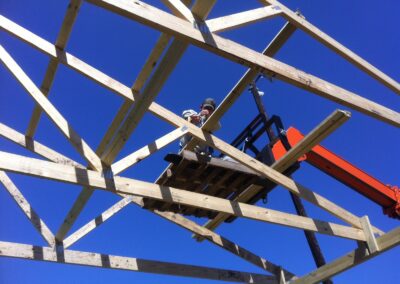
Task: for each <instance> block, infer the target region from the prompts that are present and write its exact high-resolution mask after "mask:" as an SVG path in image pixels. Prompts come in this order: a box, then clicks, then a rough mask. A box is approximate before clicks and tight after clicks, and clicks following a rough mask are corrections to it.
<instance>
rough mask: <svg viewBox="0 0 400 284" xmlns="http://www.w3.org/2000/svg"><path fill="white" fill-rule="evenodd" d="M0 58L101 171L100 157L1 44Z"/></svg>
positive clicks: (78, 149)
mask: <svg viewBox="0 0 400 284" xmlns="http://www.w3.org/2000/svg"><path fill="white" fill-rule="evenodd" d="M0 59H1V61H2V62H3V64H4V65H5V67H7V69H8V70H9V71H10V72H11V73H12V74H13V76H14V77H15V78H16V79H17V80H18V82H19V83H20V84H21V85H22V86H23V87H24V89H25V90H26V91H27V92H28V93H29V95H30V96H31V97H32V98H33V99H34V100H35V101H36V103H37V104H38V105H39V106H40V107H41V108H42V109H43V111H44V112H46V114H47V115H48V116H49V118H50V119H51V120H52V121H53V122H54V124H55V125H56V126H57V127H58V129H60V130H61V132H62V133H63V134H64V136H65V137H66V138H67V139H68V141H70V142H71V144H72V145H73V146H74V147H75V149H76V150H77V151H78V152H79V153H80V154H81V155H82V157H84V158H85V159H86V160H87V161H88V162H89V164H90V165H91V167H92V168H93V169H96V170H97V171H101V170H102V168H103V167H102V162H101V160H100V158H99V157H98V156H97V155H96V153H95V152H94V151H93V150H92V149H91V148H90V146H89V145H88V144H87V143H86V142H85V141H84V140H83V139H82V138H81V137H80V136H79V134H78V133H77V132H76V131H75V130H74V129H73V128H72V126H71V125H70V124H69V123H68V121H67V120H66V119H65V118H64V117H63V116H62V115H61V113H60V112H59V111H58V110H57V109H56V108H55V107H54V106H53V105H52V104H51V102H50V101H49V100H48V99H47V98H46V97H45V96H44V95H43V93H42V92H41V91H40V90H39V88H38V87H36V85H35V84H34V83H33V82H32V80H31V79H30V78H29V77H28V76H27V75H26V74H25V72H24V71H23V70H22V69H21V67H20V66H19V65H18V64H17V62H15V61H14V59H13V58H12V57H11V56H10V54H9V53H8V52H7V51H6V50H5V49H4V48H3V47H2V46H0Z"/></svg>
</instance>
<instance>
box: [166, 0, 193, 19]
mask: <svg viewBox="0 0 400 284" xmlns="http://www.w3.org/2000/svg"><path fill="white" fill-rule="evenodd" d="M162 2H163V3H164V5H166V6H167V7H168V8H169V9H170V10H171V11H172V13H173V14H174V15H175V16H177V17H179V18H181V19H184V20H187V21H189V22H191V23H194V22H196V19H195V18H194V16H193V14H192V11H190V9H189V8H188V7H187V6H186V5H185V4H183V3H182V1H181V0H162Z"/></svg>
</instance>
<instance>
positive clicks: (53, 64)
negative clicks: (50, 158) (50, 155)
mask: <svg viewBox="0 0 400 284" xmlns="http://www.w3.org/2000/svg"><path fill="white" fill-rule="evenodd" d="M82 2H83V1H82V0H71V2H70V3H69V5H68V8H67V12H66V14H65V17H64V20H63V23H62V25H61V29H60V32H59V34H58V37H57V40H56V46H57V47H58V48H59V49H64V48H65V46H66V45H67V42H68V39H69V36H70V34H71V31H72V27H73V25H74V22H75V19H76V16H77V15H78V12H79V8H80V6H81V4H82ZM57 67H58V61H57V60H55V59H50V62H49V64H48V66H47V70H46V74H45V75H44V78H43V82H42V84H41V86H40V90H41V91H42V93H43V94H44V95H45V96H48V95H49V93H50V88H51V86H52V84H53V81H54V78H55V75H56V72H57ZM41 113H42V109H41V108H40V107H39V106H38V105H35V108H34V109H33V113H32V116H31V119H30V121H29V125H28V129H27V131H26V136H28V137H33V135H34V134H35V131H36V128H37V126H38V124H39V119H40V115H41Z"/></svg>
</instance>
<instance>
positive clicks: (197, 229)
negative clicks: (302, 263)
mask: <svg viewBox="0 0 400 284" xmlns="http://www.w3.org/2000/svg"><path fill="white" fill-rule="evenodd" d="M152 212H153V213H155V214H157V215H159V216H160V217H162V218H164V219H167V220H169V221H171V222H173V223H175V224H177V225H178V226H181V227H182V228H185V229H187V230H189V231H191V232H193V233H196V234H198V235H201V236H203V237H204V238H205V239H206V240H208V241H210V242H211V243H213V244H215V245H217V246H219V247H221V248H223V249H225V250H227V251H229V252H231V253H233V254H234V255H237V256H239V257H241V258H243V259H244V260H246V261H248V262H250V263H252V264H254V265H256V266H258V267H260V268H262V269H264V270H266V271H269V272H271V273H273V274H275V275H279V273H280V271H281V270H282V273H284V274H285V276H286V278H287V279H294V278H295V277H296V276H295V275H294V274H293V273H291V272H289V271H287V270H285V269H283V268H281V267H280V266H278V265H276V264H274V263H272V262H270V261H268V260H266V259H264V258H261V257H259V256H257V255H255V254H253V253H252V252H250V251H248V250H246V249H244V248H242V247H240V246H239V245H237V244H235V243H233V242H231V241H230V240H228V239H226V238H223V237H221V236H220V235H218V234H216V233H214V232H212V231H211V230H208V229H206V228H204V227H202V226H200V225H198V224H196V223H195V222H193V221H191V220H189V219H187V218H185V217H183V216H181V215H179V214H175V213H172V212H167V211H165V212H161V211H157V210H154V211H152Z"/></svg>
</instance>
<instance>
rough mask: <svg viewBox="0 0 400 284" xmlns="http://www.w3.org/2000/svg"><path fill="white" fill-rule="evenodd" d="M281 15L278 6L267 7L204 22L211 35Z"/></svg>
mask: <svg viewBox="0 0 400 284" xmlns="http://www.w3.org/2000/svg"><path fill="white" fill-rule="evenodd" d="M281 13H282V11H281V9H280V8H279V6H273V5H272V6H268V7H263V8H257V9H253V10H250V11H245V12H240V13H236V14H232V15H228V16H223V17H219V18H215V19H210V20H207V21H206V26H207V27H208V29H209V30H210V31H211V32H213V33H219V32H225V31H229V30H232V29H236V28H240V27H243V26H246V25H250V24H252V23H256V22H258V21H261V20H266V19H270V18H273V17H275V16H278V15H280V14H281Z"/></svg>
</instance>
